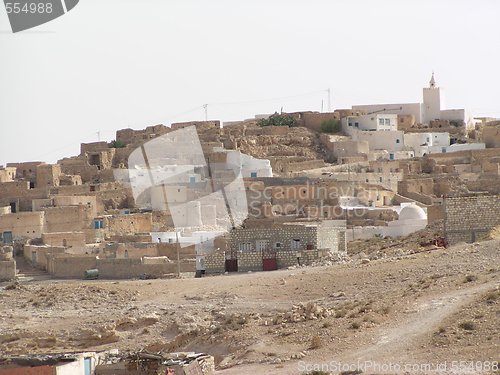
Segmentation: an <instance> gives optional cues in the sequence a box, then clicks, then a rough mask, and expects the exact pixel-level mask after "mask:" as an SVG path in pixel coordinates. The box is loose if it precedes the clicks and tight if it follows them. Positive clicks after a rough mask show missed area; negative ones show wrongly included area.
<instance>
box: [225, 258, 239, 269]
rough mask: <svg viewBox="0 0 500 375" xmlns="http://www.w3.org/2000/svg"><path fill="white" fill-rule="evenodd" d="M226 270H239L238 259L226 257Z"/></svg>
mask: <svg viewBox="0 0 500 375" xmlns="http://www.w3.org/2000/svg"><path fill="white" fill-rule="evenodd" d="M225 270H226V272H238V259H226V265H225Z"/></svg>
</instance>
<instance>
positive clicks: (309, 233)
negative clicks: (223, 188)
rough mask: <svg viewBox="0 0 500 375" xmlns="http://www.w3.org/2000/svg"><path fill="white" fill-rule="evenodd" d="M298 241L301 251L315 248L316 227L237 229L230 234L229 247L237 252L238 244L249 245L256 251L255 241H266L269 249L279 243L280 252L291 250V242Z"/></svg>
mask: <svg viewBox="0 0 500 375" xmlns="http://www.w3.org/2000/svg"><path fill="white" fill-rule="evenodd" d="M294 239H300V247H299V250H301V249H306V248H307V245H310V246H309V247H312V248H316V247H317V245H318V236H317V227H315V226H305V225H289V226H285V225H284V226H282V227H265V228H248V229H247V228H237V229H235V230H233V231H231V233H230V246H231V249H232V250H233V251H239V250H240V249H239V244H241V243H251V244H252V250H256V248H255V246H256V241H258V240H268V241H269V248H270V249H274V248H275V245H276V243H278V242H279V243H280V244H281V247H280V250H292V249H291V245H292V240H294Z"/></svg>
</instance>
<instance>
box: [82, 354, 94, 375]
mask: <svg viewBox="0 0 500 375" xmlns="http://www.w3.org/2000/svg"><path fill="white" fill-rule="evenodd" d="M83 374H84V375H92V358H85V359H84V360H83Z"/></svg>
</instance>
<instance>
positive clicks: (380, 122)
mask: <svg viewBox="0 0 500 375" xmlns="http://www.w3.org/2000/svg"><path fill="white" fill-rule="evenodd" d="M378 124H379V125H382V126H383V125H384V119H383V118H379V119H378Z"/></svg>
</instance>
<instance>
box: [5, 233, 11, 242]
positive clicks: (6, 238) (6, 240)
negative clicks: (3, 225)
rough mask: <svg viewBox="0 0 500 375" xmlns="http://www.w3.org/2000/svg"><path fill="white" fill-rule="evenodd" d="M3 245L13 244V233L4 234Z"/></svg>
mask: <svg viewBox="0 0 500 375" xmlns="http://www.w3.org/2000/svg"><path fill="white" fill-rule="evenodd" d="M3 243H12V232H3Z"/></svg>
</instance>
